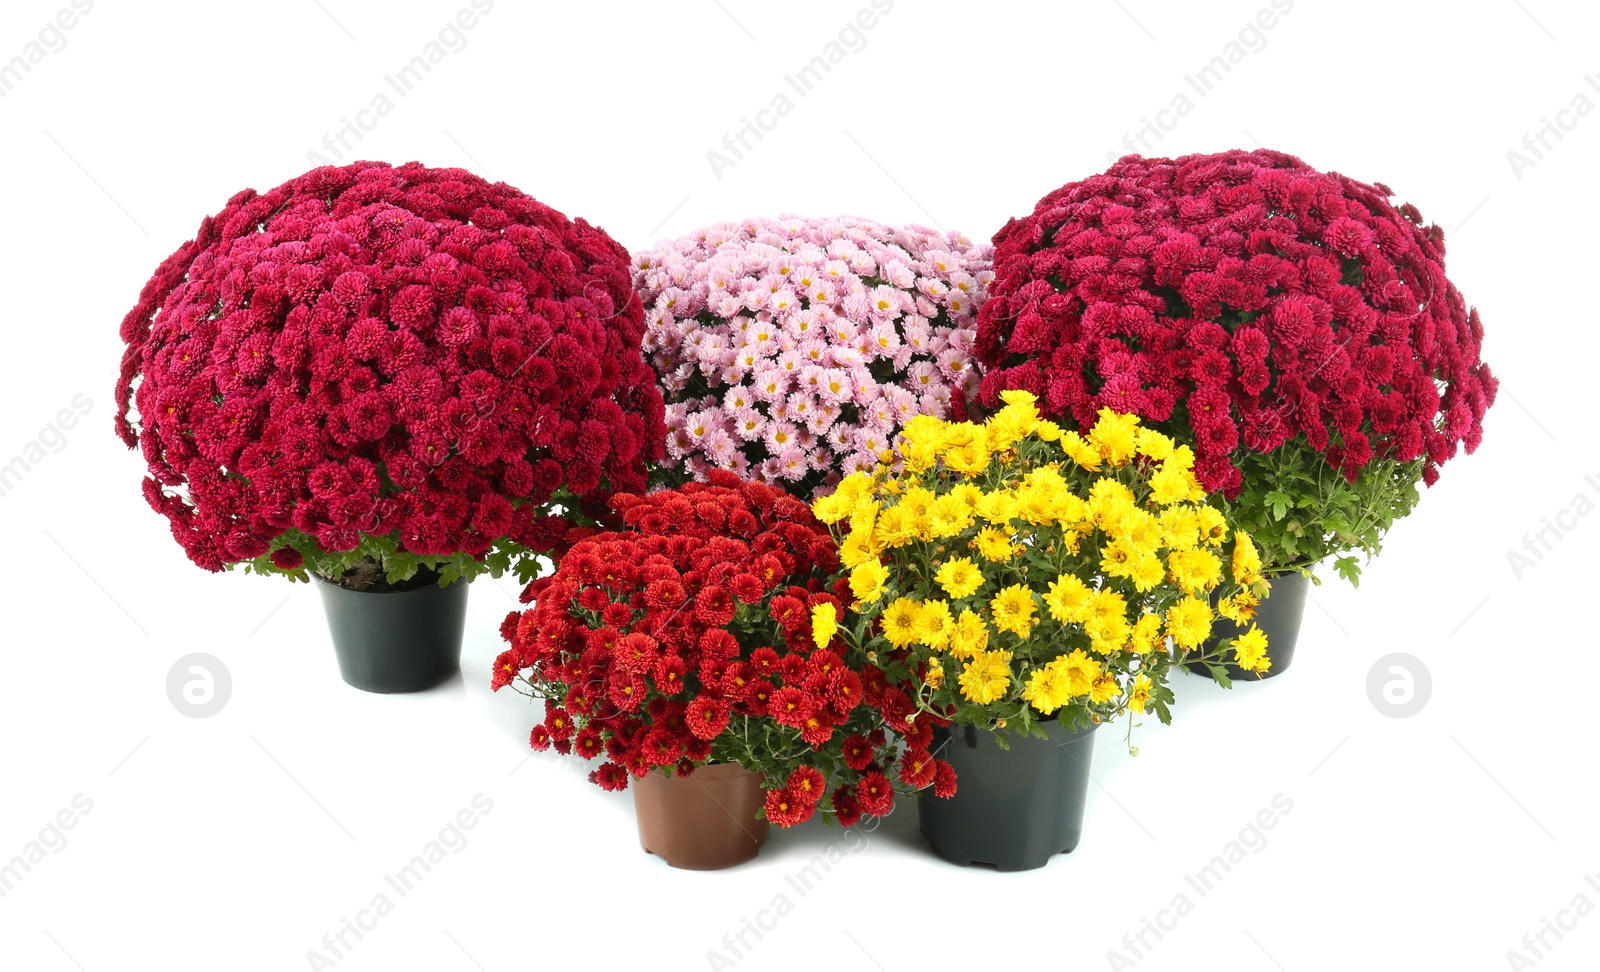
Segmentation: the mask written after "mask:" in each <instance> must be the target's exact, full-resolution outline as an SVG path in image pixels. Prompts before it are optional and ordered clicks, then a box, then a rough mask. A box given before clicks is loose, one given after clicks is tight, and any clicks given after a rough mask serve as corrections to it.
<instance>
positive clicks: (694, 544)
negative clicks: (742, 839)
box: [491, 470, 955, 827]
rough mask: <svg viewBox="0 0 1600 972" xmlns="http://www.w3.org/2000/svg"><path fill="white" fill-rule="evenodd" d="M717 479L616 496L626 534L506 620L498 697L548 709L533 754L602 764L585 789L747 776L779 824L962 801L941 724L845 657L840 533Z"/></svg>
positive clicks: (546, 584) (580, 554)
mask: <svg viewBox="0 0 1600 972" xmlns="http://www.w3.org/2000/svg"><path fill="white" fill-rule="evenodd" d="M709 478H710V482H709V483H687V484H685V485H684V486H682V487H681V488H679V489H677V490H661V491H658V492H655V493H651V494H649V495H647V496H633V495H624V496H618V497H616V499H615V504H616V506H617V508H618V509H619V510H621V511H622V514H623V517H624V518H625V520H626V523H627V526H626V528H625V529H622V530H618V531H613V532H606V533H600V534H593V535H588V536H585V537H583V538H581V539H578V540H577V541H576V542H575V543H574V544H573V546H572V548H571V549H570V550H569V551H568V552H567V554H566V555H565V556H564V557H562V558H561V561H560V563H559V565H558V566H557V568H556V572H555V573H554V574H553V575H551V576H548V577H541V578H539V579H538V580H536V581H534V582H533V583H531V584H529V585H528V588H527V590H526V591H525V592H524V593H523V600H525V601H527V600H532V601H535V602H536V603H535V606H534V607H531V608H528V609H527V610H525V611H523V612H521V613H518V612H512V613H511V614H510V615H508V616H507V617H506V620H505V623H504V625H503V626H502V628H501V634H502V635H503V636H504V637H505V639H506V640H507V641H509V642H510V643H511V647H510V648H509V649H507V650H506V651H505V652H503V653H501V655H500V657H499V658H497V659H496V660H495V669H494V676H493V679H492V680H491V685H492V687H493V688H494V689H495V690H499V689H501V688H504V687H505V686H507V685H512V686H513V687H514V688H515V689H516V690H517V691H520V692H523V693H524V694H527V695H531V696H534V697H536V698H542V699H544V719H543V721H542V722H540V724H539V725H538V726H536V727H535V728H534V730H533V733H532V736H531V742H532V744H533V748H534V749H537V750H544V749H550V748H554V749H555V750H556V751H558V752H561V753H565V754H576V755H578V756H581V757H583V758H584V759H590V760H600V761H601V762H600V764H599V766H598V767H597V768H596V769H595V770H594V771H593V772H591V773H590V775H589V779H590V781H591V782H593V783H595V784H597V785H599V786H601V787H604V788H605V789H608V790H621V789H624V788H626V787H627V785H628V780H629V779H630V777H631V778H639V777H643V776H644V775H646V774H647V773H650V772H652V771H656V770H670V771H671V772H673V773H676V774H678V775H689V774H692V773H693V772H694V770H695V768H696V767H698V766H701V765H704V764H708V763H738V764H740V765H742V766H743V767H744V768H745V769H747V770H750V771H752V772H758V773H762V774H764V775H765V778H766V782H765V786H766V789H767V800H766V807H765V810H766V817H767V819H768V820H769V821H770V822H772V823H773V824H776V825H778V826H781V827H789V826H792V825H794V824H797V823H800V822H802V821H804V820H806V819H809V818H810V817H811V816H812V815H813V814H815V813H817V812H818V811H821V812H825V813H831V814H834V815H835V816H836V818H837V819H838V820H839V821H840V822H841V823H844V824H847V825H848V824H852V823H855V822H856V821H857V820H859V819H860V818H861V817H862V816H864V815H865V816H883V815H884V814H887V813H888V812H889V811H890V809H891V808H892V807H893V805H894V798H895V790H896V788H897V782H896V781H898V786H899V788H901V789H906V788H910V789H919V788H921V787H924V786H930V785H931V786H935V787H936V788H937V792H938V793H939V794H941V795H949V794H951V793H953V792H954V790H955V778H954V772H953V770H951V769H950V767H949V765H948V764H946V763H945V762H943V761H942V760H936V759H934V758H933V756H932V755H931V754H930V753H929V752H928V749H927V747H928V743H929V741H930V740H931V739H932V731H933V730H932V722H933V721H935V720H932V719H921V720H913V721H908V720H907V717H908V716H911V714H912V712H913V709H914V705H913V703H912V700H911V696H910V695H909V694H908V692H907V691H905V689H904V688H903V687H901V686H898V685H895V684H890V683H889V681H888V680H887V679H886V677H885V675H884V672H883V669H881V668H879V667H878V666H877V665H874V664H872V663H870V662H868V661H864V660H857V662H856V663H854V664H850V663H847V662H846V661H845V660H844V659H843V658H842V657H841V653H842V652H844V650H845V638H844V637H843V635H842V633H841V631H840V630H839V622H840V620H841V615H842V613H843V611H842V602H841V600H840V598H839V597H838V596H836V594H835V592H834V591H832V590H830V589H829V588H828V587H827V580H828V579H829V577H830V575H831V572H833V571H834V570H835V569H836V568H837V567H838V564H839V560H838V549H837V547H836V545H835V544H834V541H833V538H832V537H831V536H830V535H829V534H828V532H827V530H825V529H824V528H823V527H822V525H821V524H819V523H818V522H817V521H816V520H815V519H814V518H813V517H812V515H811V512H810V510H809V509H807V507H806V505H805V504H804V503H802V502H801V501H800V500H798V499H795V498H794V497H792V496H790V495H788V494H787V493H785V492H783V491H782V490H780V489H778V488H776V487H773V486H769V485H766V484H764V483H756V482H748V481H741V480H740V479H739V477H737V476H735V475H734V474H733V473H730V472H725V471H723V470H712V471H711V472H710V473H709ZM841 590H844V589H843V588H841ZM906 687H909V685H908V686H906ZM887 730H893V731H894V732H896V733H899V734H900V735H902V736H904V737H905V739H906V741H907V746H908V748H907V749H906V750H905V751H904V752H903V753H898V754H897V743H896V740H895V737H894V736H891V735H889V733H888V731H887ZM897 764H898V768H897ZM830 790H831V795H830ZM825 798H826V799H825Z"/></svg>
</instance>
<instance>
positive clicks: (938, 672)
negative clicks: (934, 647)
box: [922, 658, 944, 689]
mask: <svg viewBox="0 0 1600 972" xmlns="http://www.w3.org/2000/svg"><path fill="white" fill-rule="evenodd" d="M922 680H923V681H924V682H926V683H927V685H928V687H929V688H935V689H936V688H938V687H939V686H941V685H943V684H944V665H943V663H941V662H940V661H939V659H937V658H933V659H930V660H929V661H928V671H927V673H926V674H924V675H923V676H922Z"/></svg>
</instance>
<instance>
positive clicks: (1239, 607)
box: [1217, 591, 1261, 624]
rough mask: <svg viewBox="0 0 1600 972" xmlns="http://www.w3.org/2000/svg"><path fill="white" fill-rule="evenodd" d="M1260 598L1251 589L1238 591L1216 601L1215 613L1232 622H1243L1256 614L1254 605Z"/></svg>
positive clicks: (1258, 602)
mask: <svg viewBox="0 0 1600 972" xmlns="http://www.w3.org/2000/svg"><path fill="white" fill-rule="evenodd" d="M1260 603H1261V600H1260V599H1259V598H1257V597H1256V595H1255V593H1254V592H1253V591H1239V592H1238V593H1237V594H1229V595H1228V596H1227V597H1224V598H1221V599H1219V600H1218V601H1217V613H1218V614H1220V615H1222V616H1223V617H1225V618H1227V619H1228V620H1229V621H1232V622H1233V623H1234V624H1244V623H1245V622H1246V621H1249V620H1250V619H1251V618H1253V617H1255V616H1256V605H1258V604H1260Z"/></svg>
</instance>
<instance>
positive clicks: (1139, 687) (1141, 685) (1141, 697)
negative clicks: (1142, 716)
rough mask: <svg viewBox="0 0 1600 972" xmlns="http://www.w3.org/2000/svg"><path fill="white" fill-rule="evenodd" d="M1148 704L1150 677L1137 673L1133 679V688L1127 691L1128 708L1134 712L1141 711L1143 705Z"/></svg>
mask: <svg viewBox="0 0 1600 972" xmlns="http://www.w3.org/2000/svg"><path fill="white" fill-rule="evenodd" d="M1149 704H1150V678H1149V676H1147V675H1142V674H1141V675H1139V676H1138V677H1136V678H1135V679H1134V680H1133V688H1132V689H1131V690H1130V691H1129V692H1128V708H1130V709H1132V710H1133V711H1135V712H1143V711H1144V708H1145V706H1147V705H1149Z"/></svg>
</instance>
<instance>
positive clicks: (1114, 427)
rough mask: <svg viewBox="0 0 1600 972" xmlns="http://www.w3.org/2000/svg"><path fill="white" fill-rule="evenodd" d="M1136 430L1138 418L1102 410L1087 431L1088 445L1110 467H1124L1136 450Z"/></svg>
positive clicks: (1107, 409) (1106, 409)
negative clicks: (1092, 426) (1092, 447)
mask: <svg viewBox="0 0 1600 972" xmlns="http://www.w3.org/2000/svg"><path fill="white" fill-rule="evenodd" d="M1138 429H1139V418H1138V416H1136V415H1119V414H1118V413H1116V412H1114V411H1112V410H1111V409H1109V408H1102V409H1101V410H1100V415H1099V418H1097V419H1096V420H1095V423H1094V428H1092V429H1090V430H1089V444H1090V445H1092V446H1094V448H1095V451H1096V452H1098V453H1100V458H1101V459H1103V460H1104V461H1105V462H1107V463H1109V464H1111V465H1112V466H1125V465H1127V464H1128V461H1129V460H1130V459H1132V458H1133V456H1134V453H1135V451H1136V450H1137V448H1138V446H1137V442H1136V438H1135V434H1136V433H1137V431H1138Z"/></svg>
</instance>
